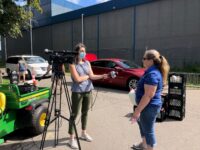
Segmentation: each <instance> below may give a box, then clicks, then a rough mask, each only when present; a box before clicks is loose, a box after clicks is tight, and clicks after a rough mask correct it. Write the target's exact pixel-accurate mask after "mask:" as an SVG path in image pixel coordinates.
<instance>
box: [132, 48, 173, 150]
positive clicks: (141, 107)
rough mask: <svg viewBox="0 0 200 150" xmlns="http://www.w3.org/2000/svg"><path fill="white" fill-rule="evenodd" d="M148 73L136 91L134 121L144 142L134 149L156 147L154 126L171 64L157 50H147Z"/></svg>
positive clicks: (144, 61) (144, 60) (144, 62)
mask: <svg viewBox="0 0 200 150" xmlns="http://www.w3.org/2000/svg"><path fill="white" fill-rule="evenodd" d="M143 65H144V67H145V68H146V71H145V73H144V75H143V77H142V78H141V79H140V80H139V82H138V84H137V89H136V103H137V104H138V106H137V108H136V110H135V112H134V113H133V117H132V121H133V122H134V121H136V120H137V122H138V125H139V129H140V134H141V137H142V142H141V143H140V144H137V145H133V147H132V148H133V149H137V150H140V149H145V150H153V147H154V146H155V145H156V138H155V131H154V124H155V121H156V116H157V114H158V112H159V111H160V109H161V106H162V101H161V93H162V88H163V85H165V84H166V82H167V76H168V72H169V64H168V62H167V60H166V59H165V57H164V56H162V55H160V53H159V52H158V51H156V50H147V51H146V52H145V54H144V57H143Z"/></svg>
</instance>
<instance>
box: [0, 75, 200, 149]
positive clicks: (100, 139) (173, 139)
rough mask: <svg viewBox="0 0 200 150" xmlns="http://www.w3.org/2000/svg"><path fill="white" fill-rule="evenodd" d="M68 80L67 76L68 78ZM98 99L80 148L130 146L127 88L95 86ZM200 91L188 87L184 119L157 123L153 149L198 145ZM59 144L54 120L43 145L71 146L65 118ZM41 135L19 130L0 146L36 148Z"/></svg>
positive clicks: (133, 136) (135, 134) (133, 138)
mask: <svg viewBox="0 0 200 150" xmlns="http://www.w3.org/2000/svg"><path fill="white" fill-rule="evenodd" d="M67 80H68V81H70V79H69V78H67ZM50 84H51V83H50V79H45V80H44V81H41V82H40V85H43V86H44V85H46V86H50ZM96 94H97V99H96V102H95V105H94V107H93V110H92V111H90V112H89V120H88V133H89V134H90V135H91V136H92V137H93V138H94V141H93V142H91V143H89V142H85V141H81V140H80V142H81V147H82V150H130V147H131V146H132V144H133V143H135V142H138V141H140V135H139V129H138V126H137V124H131V123H130V121H129V119H130V116H131V112H132V105H131V102H130V100H129V98H128V92H126V91H121V90H116V89H114V90H113V89H107V88H99V87H97V88H95V90H94V92H93V96H94V97H95V96H96ZM199 97H200V91H199V90H187V98H186V118H185V119H184V120H183V121H176V120H166V121H164V122H161V123H156V135H157V143H158V145H157V147H156V150H199V149H200V142H199V139H200V100H199ZM62 110H63V115H64V116H66V117H69V112H68V106H67V103H66V101H65V99H64V96H63V100H62ZM76 124H77V128H78V133H79V135H80V133H81V130H80V129H81V123H80V115H79V116H78V118H77V120H76ZM60 125H61V127H60V136H59V145H58V146H57V147H56V148H54V147H53V145H54V133H55V132H54V124H51V126H50V127H49V129H48V133H47V140H46V143H45V149H56V150H70V148H69V147H68V146H67V142H68V137H69V136H68V133H67V131H68V122H67V121H65V120H62V121H61V122H60ZM41 139H42V136H41V135H39V136H36V137H29V136H27V135H25V134H24V133H23V131H19V132H17V133H15V134H12V135H10V136H9V137H8V140H7V142H6V143H5V144H3V145H1V146H0V150H22V149H23V150H27V149H29V150H38V149H39V145H40V141H41Z"/></svg>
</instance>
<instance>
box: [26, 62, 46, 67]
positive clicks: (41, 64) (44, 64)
mask: <svg viewBox="0 0 200 150" xmlns="http://www.w3.org/2000/svg"><path fill="white" fill-rule="evenodd" d="M28 66H30V67H32V68H35V67H48V63H38V64H28Z"/></svg>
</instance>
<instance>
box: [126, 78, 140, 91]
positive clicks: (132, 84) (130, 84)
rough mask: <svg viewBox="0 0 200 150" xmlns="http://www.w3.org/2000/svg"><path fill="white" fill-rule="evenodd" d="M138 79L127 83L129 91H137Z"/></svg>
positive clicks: (131, 79)
mask: <svg viewBox="0 0 200 150" xmlns="http://www.w3.org/2000/svg"><path fill="white" fill-rule="evenodd" d="M137 82H138V79H137V78H130V79H129V80H128V82H127V90H130V89H135V88H136V86H137Z"/></svg>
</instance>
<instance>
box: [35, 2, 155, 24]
mask: <svg viewBox="0 0 200 150" xmlns="http://www.w3.org/2000/svg"><path fill="white" fill-rule="evenodd" d="M153 1H157V0H111V1H108V2H105V3H101V4H97V5H93V6H89V7H85V8H82V9H78V10H75V11H71V12H67V13H64V14H61V15H57V16H54V17H51V21H50V22H49V21H47V22H46V24H42V25H39V26H37V27H36V28H38V27H42V26H48V25H51V24H56V23H61V22H64V21H69V20H74V19H78V18H81V14H84V17H87V16H92V15H98V14H101V13H105V12H109V11H112V10H117V9H123V8H127V7H131V6H136V5H141V4H145V3H149V2H153Z"/></svg>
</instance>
